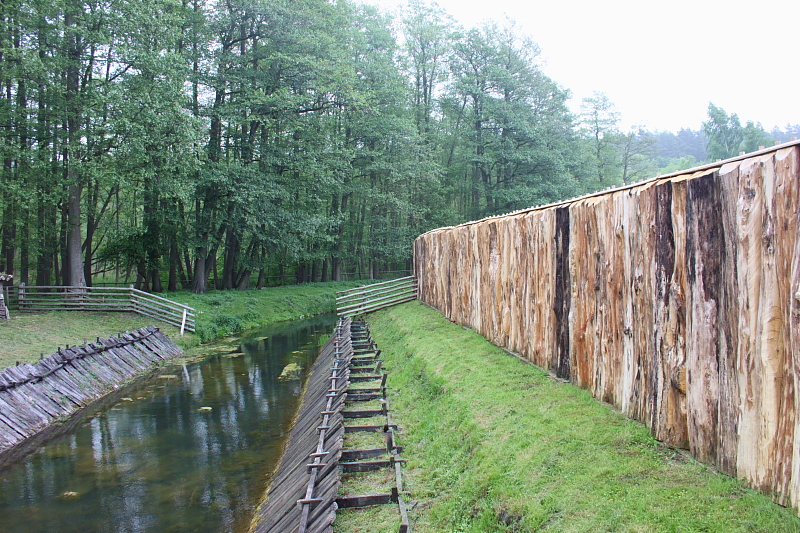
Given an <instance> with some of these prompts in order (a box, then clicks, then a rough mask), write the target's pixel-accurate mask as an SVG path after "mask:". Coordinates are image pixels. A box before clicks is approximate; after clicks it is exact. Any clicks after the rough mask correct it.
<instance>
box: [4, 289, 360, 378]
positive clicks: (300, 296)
mask: <svg viewBox="0 0 800 533" xmlns="http://www.w3.org/2000/svg"><path fill="white" fill-rule="evenodd" d="M362 283H363V282H340V283H309V284H305V285H289V286H284V287H272V288H268V289H261V290H247V291H214V292H210V293H208V294H192V293H190V292H188V291H183V292H177V293H164V294H162V295H161V296H164V297H165V298H169V299H171V300H174V301H176V302H179V303H184V304H188V305H189V306H191V307H194V308H195V309H196V310H197V333H196V334H191V333H187V334H186V335H184V336H183V337H181V336H180V335H179V331H178V328H175V327H173V326H169V325H167V324H164V323H160V322H158V321H155V320H153V319H151V318H148V317H144V316H141V315H136V314H130V313H89V312H82V311H49V312H33V313H28V312H26V313H20V312H18V311H15V310H12V311H11V319H10V320H0V368H5V367H6V366H10V365H13V364H15V363H16V361H19V362H21V363H35V362H36V361H38V360H39V356H40V354H41V353H44V355H45V356H48V355H50V354H51V353H53V352H55V351H56V349H57V348H58V347H59V346H65V345H67V344H70V345H74V344H83V342H84V340H88V341H90V342H91V341H94V340H95V338H96V337H98V336H99V337H107V336H109V335H116V334H117V333H118V332H120V331H128V330H133V329H138V328H141V327H143V326H148V325H150V324H155V325H157V326H159V327H160V328H161V330H162V331H164V333H166V334H167V335H169V336H170V337H171V338H172V339H173V340H174V341H176V342H177V343H178V344H179V345H181V346H182V347H183V348H189V347H192V346H196V345H197V344H200V343H201V342H209V341H212V340H214V339H217V338H221V337H227V336H229V335H235V334H237V333H241V332H243V331H246V330H248V329H251V328H255V327H258V326H262V325H265V324H271V323H274V322H281V321H284V320H293V319H298V318H305V317H309V316H313V315H318V314H321V313H327V312H331V311H333V310H334V308H335V293H336V291H339V290H343V289H345V288H349V287H354V286H358V285H361V284H362Z"/></svg>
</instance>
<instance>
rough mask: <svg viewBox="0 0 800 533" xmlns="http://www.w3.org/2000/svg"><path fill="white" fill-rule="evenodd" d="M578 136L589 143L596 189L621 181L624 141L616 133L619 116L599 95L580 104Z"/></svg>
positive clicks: (596, 93)
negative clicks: (621, 148) (579, 131)
mask: <svg viewBox="0 0 800 533" xmlns="http://www.w3.org/2000/svg"><path fill="white" fill-rule="evenodd" d="M580 118H581V136H582V137H583V138H584V139H585V140H586V141H587V142H588V143H589V149H590V153H591V159H592V162H593V165H594V167H595V176H596V178H597V184H598V186H608V185H615V184H617V183H619V180H620V178H621V177H622V168H621V167H622V158H621V157H620V153H621V150H620V147H621V146H624V144H625V139H626V137H625V136H623V135H622V134H621V133H620V131H619V127H618V124H619V120H620V114H619V112H618V111H617V110H616V108H615V107H614V104H613V103H611V101H610V100H609V99H608V97H607V96H606V95H605V94H603V93H599V92H595V93H594V95H593V96H591V97H588V98H584V99H583V100H582V101H581V116H580Z"/></svg>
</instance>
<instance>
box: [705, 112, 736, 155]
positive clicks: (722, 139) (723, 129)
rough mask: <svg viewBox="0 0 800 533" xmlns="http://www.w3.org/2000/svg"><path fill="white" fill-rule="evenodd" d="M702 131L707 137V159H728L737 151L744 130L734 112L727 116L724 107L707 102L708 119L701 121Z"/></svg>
mask: <svg viewBox="0 0 800 533" xmlns="http://www.w3.org/2000/svg"><path fill="white" fill-rule="evenodd" d="M703 131H704V132H705V134H706V138H707V139H708V144H707V146H706V148H707V151H708V160H709V161H716V160H719V159H728V158H730V157H733V156H735V155H737V154H738V153H739V147H740V145H741V144H742V141H743V140H744V132H743V130H742V124H741V122H739V117H738V116H737V115H736V113H733V114H731V115H730V116H728V114H727V113H726V112H725V110H724V109H722V108H721V107H717V106H715V105H714V104H712V103H711V102H709V104H708V120H707V121H705V122H703Z"/></svg>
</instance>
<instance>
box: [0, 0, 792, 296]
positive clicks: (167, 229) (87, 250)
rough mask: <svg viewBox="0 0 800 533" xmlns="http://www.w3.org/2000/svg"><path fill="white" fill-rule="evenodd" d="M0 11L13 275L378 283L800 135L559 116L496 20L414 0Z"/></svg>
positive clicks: (589, 110)
mask: <svg viewBox="0 0 800 533" xmlns="http://www.w3.org/2000/svg"><path fill="white" fill-rule="evenodd" d="M0 19H1V23H2V28H1V29H0V152H1V156H0V160H2V168H0V183H2V191H3V194H2V196H0V217H1V218H0V223H1V224H2V231H1V235H0V272H7V273H8V274H14V277H15V281H17V282H25V283H29V284H37V285H51V284H58V285H61V284H63V285H82V284H86V285H91V284H92V283H93V282H98V281H101V280H102V281H111V282H115V281H116V282H120V281H124V280H127V279H130V280H131V281H133V280H136V284H137V285H139V286H140V287H143V288H145V289H146V290H153V291H161V290H165V289H166V290H176V289H179V288H181V287H182V286H183V287H184V288H191V289H192V290H193V291H195V292H205V291H206V290H207V289H209V288H214V287H216V288H220V289H232V288H246V287H251V286H259V287H260V286H264V285H266V284H267V283H268V282H269V281H270V278H271V277H274V276H284V277H286V276H288V277H290V278H291V279H292V280H296V281H298V282H301V281H312V280H322V281H325V280H332V279H333V280H338V279H342V277H343V276H345V275H346V273H357V275H360V276H364V277H367V276H373V275H375V273H376V272H377V271H385V270H402V269H406V268H409V263H410V254H411V243H412V241H413V238H414V237H416V236H417V235H418V234H420V233H422V232H424V231H427V230H429V229H431V228H434V227H438V226H443V225H450V224H456V223H460V222H462V221H465V220H469V219H475V218H480V217H483V216H486V215H490V214H496V213H502V212H507V211H510V210H514V209H518V208H522V207H527V206H531V205H535V204H541V203H546V202H551V201H554V200H558V199H563V198H566V197H571V196H575V195H578V194H581V193H584V192H588V191H594V190H597V189H600V188H605V187H608V186H612V185H618V184H621V183H623V182H625V183H628V182H632V181H636V180H640V179H644V178H647V177H651V176H653V175H655V173H657V172H659V171H669V170H679V169H681V168H687V167H689V166H692V165H694V164H697V163H700V162H703V161H704V160H706V159H708V158H711V159H714V158H717V157H727V156H728V155H735V154H736V153H738V151H739V149H743V150H747V149H749V147H750V145H751V144H753V143H754V142H755V145H753V146H758V145H760V144H766V143H769V144H771V142H772V140H773V139H776V140H787V139H788V136H791V135H796V133H797V129H798V128H797V127H787V129H786V131H773V132H770V134H767V133H766V132H764V130H763V128H761V126H760V124H755V125H754V124H753V123H752V122H748V123H747V124H746V125H745V126H742V125H741V124H740V122H739V119H738V117H737V116H736V115H728V114H727V113H726V112H725V111H724V110H722V109H720V108H717V107H715V106H713V105H710V106H709V120H708V122H707V123H706V124H705V128H704V129H703V131H691V130H681V131H680V132H678V133H677V134H675V133H670V132H654V133H652V132H647V131H644V130H643V129H641V128H633V129H632V130H630V131H628V132H623V131H621V130H620V128H619V120H620V117H619V115H618V113H616V111H615V110H614V106H613V104H612V103H611V102H609V100H608V99H607V98H606V97H605V96H604V95H603V94H600V93H598V94H595V95H594V97H592V98H587V99H585V100H584V102H583V106H582V108H581V112H580V113H579V114H575V113H572V112H571V111H570V110H569V108H568V107H567V100H568V99H569V96H570V94H569V91H568V89H567V88H564V87H561V86H560V85H559V84H558V83H557V82H556V81H554V80H552V79H550V78H548V77H547V76H546V75H544V74H543V72H542V71H541V69H540V64H539V58H538V53H539V51H538V48H537V46H536V44H535V43H534V42H533V41H532V40H531V39H530V38H528V37H526V36H525V35H523V34H521V33H520V32H518V31H517V30H516V29H515V27H514V25H513V23H511V22H506V23H504V24H496V23H487V24H485V25H483V26H481V27H478V28H462V27H459V26H458V25H457V24H456V23H455V21H454V20H453V19H452V18H451V17H450V16H449V15H448V14H447V13H445V12H443V11H441V10H440V9H439V8H437V7H435V5H434V6H433V7H432V6H431V5H428V4H424V3H420V2H416V1H412V2H411V3H410V4H409V5H408V7H407V9H406V10H405V11H404V12H403V13H402V14H401V15H400V16H398V17H397V18H395V19H392V18H390V17H389V16H387V15H386V14H384V13H382V12H380V11H379V10H377V9H376V8H374V7H370V6H362V5H359V4H356V3H353V2H350V1H347V0H339V1H336V2H326V1H323V0H135V1H134V0H114V1H111V0H63V1H61V2H48V1H43V0H7V1H4V2H2V3H0ZM783 137H787V139H783ZM720 154H722V155H720ZM281 279H283V278H281ZM272 282H275V281H274V280H273V281H272Z"/></svg>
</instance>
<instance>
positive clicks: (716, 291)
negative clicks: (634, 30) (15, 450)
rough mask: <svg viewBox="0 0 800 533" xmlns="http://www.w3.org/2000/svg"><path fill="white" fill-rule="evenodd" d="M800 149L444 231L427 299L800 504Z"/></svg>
mask: <svg viewBox="0 0 800 533" xmlns="http://www.w3.org/2000/svg"><path fill="white" fill-rule="evenodd" d="M798 168H800V147H798V146H797V143H795V144H794V145H791V146H788V147H786V146H784V147H778V148H775V149H774V150H771V151H765V152H761V153H759V154H757V155H755V156H753V157H750V158H746V159H743V160H739V161H732V162H727V163H725V164H721V165H719V166H717V167H714V168H705V169H700V170H697V171H694V172H692V171H687V173H685V174H682V175H678V176H671V177H668V178H656V179H654V180H651V181H649V182H646V183H644V184H641V185H638V186H635V187H631V188H626V189H621V190H616V191H611V192H608V193H606V194H601V195H595V196H591V197H587V198H582V199H578V200H575V201H572V202H567V203H564V204H559V205H554V206H549V207H544V208H538V209H532V210H529V211H526V212H519V213H515V214H512V215H508V216H503V217H494V218H490V219H485V220H483V221H479V222H475V223H468V224H464V225H461V226H457V227H454V228H442V229H439V230H434V231H432V232H429V233H426V234H424V235H422V236H420V237H419V238H418V239H417V240H416V242H415V246H414V252H415V274H416V276H417V278H418V280H419V295H420V299H421V300H422V301H423V302H425V303H427V304H429V305H432V306H434V307H436V308H438V309H439V310H440V311H441V312H442V313H443V314H444V315H446V316H447V317H448V318H450V319H451V320H453V321H455V322H457V323H459V324H462V325H466V326H470V327H472V328H474V329H476V330H477V331H479V332H480V333H482V334H483V335H485V336H486V337H487V338H488V339H489V340H491V341H492V342H494V343H495V344H498V345H501V346H506V347H508V348H509V349H511V350H514V351H516V352H518V353H520V354H522V355H523V356H524V357H526V358H528V359H529V360H530V361H531V362H533V363H535V364H537V365H540V366H542V367H545V368H547V369H550V370H551V371H552V372H554V373H555V374H556V375H558V376H560V377H562V378H565V379H569V380H571V381H572V382H573V383H575V384H576V385H578V386H580V387H584V388H586V389H588V390H590V391H591V392H592V394H593V395H594V396H595V397H596V398H598V399H600V400H603V401H606V402H609V403H611V404H613V405H614V406H616V407H617V408H618V409H620V410H621V411H622V412H623V413H624V414H625V415H627V416H630V417H632V418H635V419H637V420H640V421H642V422H644V423H645V424H647V425H648V426H649V427H650V429H651V431H652V432H653V434H654V435H655V437H656V438H658V439H660V440H662V441H664V442H666V443H668V444H670V445H673V446H677V447H684V448H688V449H689V450H691V452H692V454H693V455H694V456H695V457H697V458H698V459H700V460H702V461H705V462H707V463H709V464H712V465H714V466H716V467H717V468H719V469H720V470H722V471H724V472H726V473H728V474H730V475H734V476H739V477H741V478H743V479H745V480H747V481H748V482H749V483H750V484H751V485H752V486H754V487H757V488H759V489H762V490H764V491H765V492H767V493H769V494H772V495H773V496H774V499H775V500H776V501H777V502H778V503H780V504H783V505H788V504H791V505H792V506H795V507H797V506H798V503H800V502H798V500H800V452H799V451H798V450H800V427H798V422H800V405H798V401H799V400H800V394H796V392H795V391H796V390H798V385H799V382H798V379H800V327H798V326H800V231H798V210H800V175H799V173H798Z"/></svg>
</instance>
